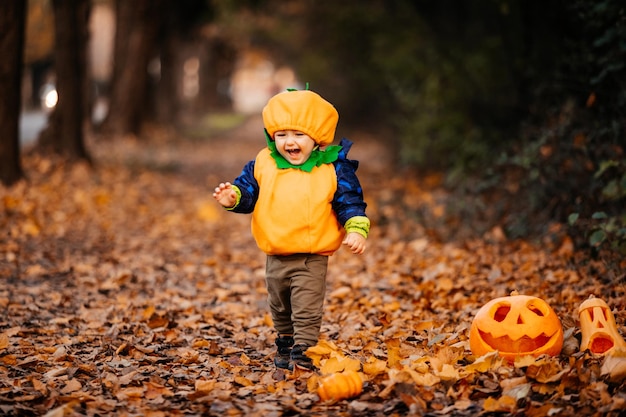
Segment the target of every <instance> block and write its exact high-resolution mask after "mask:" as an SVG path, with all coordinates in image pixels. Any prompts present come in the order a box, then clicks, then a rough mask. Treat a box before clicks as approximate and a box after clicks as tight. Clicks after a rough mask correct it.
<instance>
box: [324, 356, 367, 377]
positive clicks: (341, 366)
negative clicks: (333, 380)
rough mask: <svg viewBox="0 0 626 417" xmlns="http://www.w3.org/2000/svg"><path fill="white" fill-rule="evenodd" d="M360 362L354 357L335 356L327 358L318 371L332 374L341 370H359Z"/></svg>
mask: <svg viewBox="0 0 626 417" xmlns="http://www.w3.org/2000/svg"><path fill="white" fill-rule="evenodd" d="M360 370H361V362H359V361H358V360H356V359H351V358H346V357H340V356H335V357H332V358H329V359H328V360H327V361H326V362H325V363H324V365H323V366H322V367H321V369H320V372H321V373H322V374H324V375H329V374H334V373H337V372H342V371H356V372H358V371H360Z"/></svg>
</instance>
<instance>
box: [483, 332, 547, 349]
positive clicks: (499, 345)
mask: <svg viewBox="0 0 626 417" xmlns="http://www.w3.org/2000/svg"><path fill="white" fill-rule="evenodd" d="M479 333H480V337H482V339H483V340H484V341H485V343H486V344H488V345H489V346H491V347H492V348H493V349H494V350H498V351H500V352H506V353H519V354H524V353H531V352H534V351H535V350H537V349H539V348H541V347H543V346H545V345H546V344H547V343H548V342H549V341H550V340H552V337H550V336H548V335H546V334H545V333H542V334H541V335H539V336H537V337H535V338H530V337H528V336H523V337H522V338H520V339H517V340H513V339H511V338H510V337H509V336H500V337H493V336H491V334H489V333H485V332H482V331H479Z"/></svg>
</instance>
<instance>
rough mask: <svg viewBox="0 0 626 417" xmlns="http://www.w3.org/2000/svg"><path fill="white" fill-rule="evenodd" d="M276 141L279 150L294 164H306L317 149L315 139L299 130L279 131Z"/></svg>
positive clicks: (275, 136) (275, 134) (276, 134)
mask: <svg viewBox="0 0 626 417" xmlns="http://www.w3.org/2000/svg"><path fill="white" fill-rule="evenodd" d="M274 142H276V149H277V150H278V152H279V153H280V154H281V155H282V156H283V158H285V159H286V160H287V161H288V162H289V163H290V164H292V165H302V164H304V163H305V162H306V161H307V159H309V156H311V153H312V152H313V149H315V141H314V140H313V139H311V137H310V136H309V135H307V134H305V133H302V132H300V131H297V130H279V131H277V132H276V133H274Z"/></svg>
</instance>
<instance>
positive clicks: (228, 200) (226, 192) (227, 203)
mask: <svg viewBox="0 0 626 417" xmlns="http://www.w3.org/2000/svg"><path fill="white" fill-rule="evenodd" d="M213 198H215V199H216V200H217V202H218V203H220V204H221V205H222V206H224V207H226V208H231V207H233V206H234V205H235V203H236V202H237V193H236V192H235V191H234V190H233V186H232V185H231V183H229V182H223V183H221V184H220V185H218V186H217V187H215V192H214V193H213Z"/></svg>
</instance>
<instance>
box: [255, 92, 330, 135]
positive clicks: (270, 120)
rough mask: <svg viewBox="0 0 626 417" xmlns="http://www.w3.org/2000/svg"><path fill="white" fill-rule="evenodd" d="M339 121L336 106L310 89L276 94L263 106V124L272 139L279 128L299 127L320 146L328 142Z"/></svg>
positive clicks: (299, 129) (297, 128)
mask: <svg viewBox="0 0 626 417" xmlns="http://www.w3.org/2000/svg"><path fill="white" fill-rule="evenodd" d="M338 121H339V113H338V112H337V110H336V109H335V107H333V105H332V104H330V103H329V102H328V101H326V100H324V99H323V98H322V97H321V96H320V95H319V94H317V93H314V92H313V91H310V90H288V91H285V92H282V93H278V94H276V95H275V96H274V97H272V98H271V99H270V100H269V101H268V103H267V105H266V106H265V107H264V108H263V124H264V125H265V130H267V133H268V134H269V135H270V137H271V138H274V133H276V132H278V131H279V130H298V131H300V132H302V133H305V134H307V135H309V136H310V137H311V138H312V139H313V140H314V141H315V143H317V144H318V145H320V146H326V145H330V144H331V143H333V140H334V139H335V129H337V122H338Z"/></svg>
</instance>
